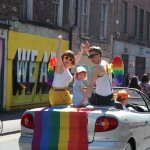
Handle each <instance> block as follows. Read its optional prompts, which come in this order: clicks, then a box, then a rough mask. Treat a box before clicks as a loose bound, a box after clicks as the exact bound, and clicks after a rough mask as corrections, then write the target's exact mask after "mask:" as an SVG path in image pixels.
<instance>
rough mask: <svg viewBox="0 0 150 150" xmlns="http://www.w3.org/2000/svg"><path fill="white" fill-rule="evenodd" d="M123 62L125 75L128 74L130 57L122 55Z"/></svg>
mask: <svg viewBox="0 0 150 150" xmlns="http://www.w3.org/2000/svg"><path fill="white" fill-rule="evenodd" d="M122 60H123V62H124V74H128V64H129V55H127V54H122Z"/></svg>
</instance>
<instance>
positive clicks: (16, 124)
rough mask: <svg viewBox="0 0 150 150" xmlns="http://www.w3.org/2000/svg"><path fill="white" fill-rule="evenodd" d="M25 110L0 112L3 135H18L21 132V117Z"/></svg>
mask: <svg viewBox="0 0 150 150" xmlns="http://www.w3.org/2000/svg"><path fill="white" fill-rule="evenodd" d="M24 111H25V110H18V111H10V112H0V118H1V119H2V121H3V132H2V134H1V135H2V136H3V135H8V134H13V133H18V132H20V130H21V116H22V114H23V113H24Z"/></svg>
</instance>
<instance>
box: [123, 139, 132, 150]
mask: <svg viewBox="0 0 150 150" xmlns="http://www.w3.org/2000/svg"><path fill="white" fill-rule="evenodd" d="M125 150H133V146H132V143H131V142H130V141H128V143H127V144H126V147H125Z"/></svg>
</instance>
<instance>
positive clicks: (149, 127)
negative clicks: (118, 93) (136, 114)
mask: <svg viewBox="0 0 150 150" xmlns="http://www.w3.org/2000/svg"><path fill="white" fill-rule="evenodd" d="M142 97H143V100H144V101H145V108H147V109H145V110H146V112H143V113H142V115H141V117H142V116H144V117H145V130H144V141H145V142H144V143H145V149H150V100H149V99H148V98H147V97H146V96H145V95H144V94H142Z"/></svg>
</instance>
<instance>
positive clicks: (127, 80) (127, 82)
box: [125, 74, 131, 87]
mask: <svg viewBox="0 0 150 150" xmlns="http://www.w3.org/2000/svg"><path fill="white" fill-rule="evenodd" d="M130 80H131V78H130V74H127V76H126V78H125V86H126V87H127V86H128V85H129V83H130Z"/></svg>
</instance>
